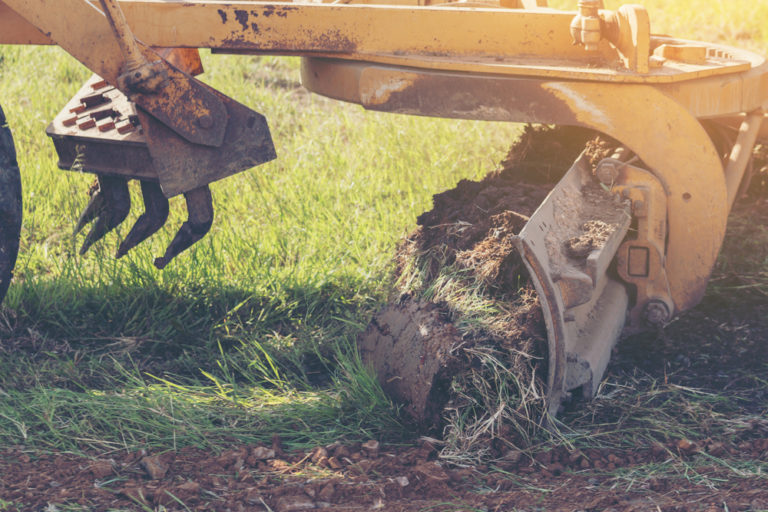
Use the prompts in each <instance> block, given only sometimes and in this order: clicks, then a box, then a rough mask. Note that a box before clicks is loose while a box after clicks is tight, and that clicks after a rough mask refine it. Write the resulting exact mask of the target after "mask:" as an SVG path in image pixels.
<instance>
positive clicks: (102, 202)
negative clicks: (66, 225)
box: [75, 175, 131, 255]
mask: <svg viewBox="0 0 768 512" xmlns="http://www.w3.org/2000/svg"><path fill="white" fill-rule="evenodd" d="M98 180H99V188H98V190H97V191H96V192H94V194H93V195H92V196H91V200H90V202H89V203H88V206H86V208H85V210H84V211H83V213H82V214H81V215H80V218H79V219H78V221H77V226H76V227H75V233H77V232H79V231H80V230H81V229H82V228H83V227H85V225H86V224H88V223H89V222H91V221H93V226H92V227H91V230H90V231H89V232H88V234H87V235H86V237H85V241H83V246H82V247H81V248H80V254H81V255H82V254H85V253H86V251H88V249H89V248H90V247H91V245H93V244H94V243H95V242H97V241H98V240H100V239H101V238H102V237H103V236H104V235H106V234H107V233H109V232H110V231H112V230H113V229H115V228H116V227H117V226H119V225H120V223H121V222H123V220H125V218H126V217H127V216H128V212H130V210H131V195H130V193H129V192H128V182H127V181H126V180H124V179H122V178H115V177H112V176H106V175H99V176H98Z"/></svg>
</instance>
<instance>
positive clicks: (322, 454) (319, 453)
mask: <svg viewBox="0 0 768 512" xmlns="http://www.w3.org/2000/svg"><path fill="white" fill-rule="evenodd" d="M322 458H326V459H327V458H328V450H326V449H325V448H323V447H322V446H318V447H317V448H315V449H314V450H312V456H311V457H310V460H311V461H312V463H313V464H317V463H318V461H319V460H320V459H322Z"/></svg>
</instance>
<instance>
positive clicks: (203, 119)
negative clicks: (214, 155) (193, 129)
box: [197, 114, 213, 130]
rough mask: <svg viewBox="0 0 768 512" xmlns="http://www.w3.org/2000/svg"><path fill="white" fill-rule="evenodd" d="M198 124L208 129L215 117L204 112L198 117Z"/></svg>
mask: <svg viewBox="0 0 768 512" xmlns="http://www.w3.org/2000/svg"><path fill="white" fill-rule="evenodd" d="M197 125H198V126H199V127H200V128H203V129H205V130H207V129H209V128H211V127H212V126H213V118H212V117H211V116H210V115H209V114H203V115H201V116H200V117H198V118H197Z"/></svg>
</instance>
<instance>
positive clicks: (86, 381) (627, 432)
mask: <svg viewBox="0 0 768 512" xmlns="http://www.w3.org/2000/svg"><path fill="white" fill-rule="evenodd" d="M551 3H552V5H554V6H558V7H568V8H574V6H575V1H565V0H558V1H552V2H551ZM606 3H607V4H608V7H613V8H615V7H616V6H617V5H618V2H616V1H608V2H606ZM645 4H646V5H647V6H648V8H649V11H650V12H651V17H652V24H653V25H652V26H653V27H654V31H655V32H670V33H675V34H676V35H680V36H683V37H691V38H694V37H697V38H701V39H709V40H712V41H724V42H730V43H734V44H738V45H739V46H745V47H747V48H751V49H756V50H761V51H765V50H767V49H768V32H766V31H768V24H767V23H766V21H768V6H766V5H764V4H763V3H762V2H754V1H746V0H739V1H730V2H727V3H726V2H712V1H704V0H688V1H686V2H674V3H671V2H663V1H661V0H648V1H646V2H645ZM721 20H722V21H721ZM746 38H751V39H746ZM203 57H204V63H205V66H206V70H207V72H206V74H205V75H203V78H204V80H205V81H207V82H208V83H210V84H211V85H213V86H215V87H217V88H219V89H221V90H222V91H223V92H225V93H227V94H229V95H231V96H233V97H235V98H236V99H238V100H239V101H241V102H243V103H245V104H247V105H249V106H251V107H252V108H254V109H255V110H258V111H260V112H262V113H263V114H264V115H266V117H267V119H268V120H269V122H270V126H271V129H272V134H273V137H274V139H275V144H276V146H277V152H278V159H277V160H276V161H275V162H272V163H269V164H266V165H264V166H261V167H259V168H257V169H255V170H251V171H248V172H245V173H242V174H240V175H237V176H235V177H232V178H229V179H227V180H224V181H222V182H220V183H217V184H215V185H213V187H212V189H213V192H214V200H215V206H216V220H215V222H214V226H213V228H212V230H211V233H210V234H209V235H208V237H206V238H205V239H204V240H203V241H202V242H200V243H199V244H197V246H195V247H194V248H193V249H191V250H189V251H187V252H186V253H184V254H183V255H182V256H180V257H179V258H178V259H177V260H176V261H175V262H174V263H172V264H171V265H170V266H169V267H168V269H167V270H165V271H164V272H159V271H157V270H155V269H154V267H153V266H152V263H151V262H152V259H153V257H154V256H157V255H160V254H161V253H162V251H163V250H164V248H165V246H166V245H167V243H168V242H169V240H170V239H171V237H172V236H173V233H174V231H175V229H176V228H177V227H178V225H179V224H180V223H181V222H182V221H183V215H184V214H183V211H182V208H181V204H180V203H179V201H178V200H176V201H173V202H172V207H173V210H172V215H171V219H170V220H169V223H168V227H167V228H166V229H164V230H163V231H162V232H161V233H160V234H158V235H157V236H155V237H154V238H153V239H151V240H150V241H149V242H147V243H145V244H143V245H142V246H140V247H139V248H137V249H136V250H134V251H133V252H132V253H130V254H129V255H128V256H127V257H125V258H124V259H122V260H120V261H115V260H114V259H113V258H112V253H113V252H114V250H115V249H116V247H117V240H118V237H115V236H114V235H111V236H108V237H107V239H106V240H105V241H103V242H101V243H99V244H98V245H97V246H96V247H94V248H93V249H92V250H91V252H90V253H88V254H87V255H86V256H84V257H80V256H78V255H77V247H78V246H79V243H80V241H81V238H74V237H73V236H72V234H71V232H72V229H73V227H74V224H75V220H76V218H77V215H78V212H79V210H80V209H82V208H83V207H84V205H85V203H86V199H87V196H86V193H85V192H86V190H87V187H88V185H89V183H90V182H91V181H92V177H91V176H83V175H77V174H73V173H66V172H61V171H59V170H57V169H56V161H55V156H54V151H53V147H52V145H51V144H50V142H49V141H48V140H47V138H46V137H45V135H44V129H45V126H46V124H47V123H48V122H49V120H50V119H52V118H53V117H54V116H55V114H56V113H57V112H58V109H60V108H61V107H62V106H63V105H64V104H65V102H66V101H67V100H68V99H69V97H71V96H72V95H73V94H74V93H75V92H76V91H77V89H78V88H79V87H80V85H81V83H82V82H83V81H84V80H85V79H86V78H87V77H88V75H89V73H88V72H87V70H85V69H84V68H83V67H82V66H80V65H79V64H77V63H76V62H75V61H74V60H73V59H71V58H70V57H68V56H67V55H66V54H65V53H64V52H62V51H61V50H58V49H55V48H21V47H4V48H1V49H0V101H2V104H3V108H4V109H5V113H6V115H7V117H8V121H9V125H10V126H11V129H12V130H13V132H14V136H15V139H16V145H17V149H18V154H19V164H20V167H21V169H22V174H23V187H24V202H25V212H24V213H25V218H24V227H23V233H22V246H21V253H20V257H19V261H18V264H17V267H16V279H15V281H14V283H13V285H12V286H11V289H10V292H9V295H8V297H7V299H6V301H5V303H4V304H3V306H2V309H1V310H0V337H2V338H4V344H3V345H2V346H0V448H1V447H3V446H10V445H17V444H26V445H27V446H31V447H36V448H39V449H65V450H82V449H85V448H89V447H90V448H96V449H101V450H112V449H120V448H125V449H134V448H136V447H140V446H154V447H160V448H177V447H180V446H183V445H196V446H205V447H209V448H211V449H213V450H217V449H220V448H222V447H223V446H226V444H227V443H230V442H232V441H233V440H235V441H238V442H259V441H265V440H268V439H269V438H270V437H271V436H272V435H273V434H274V433H278V434H280V435H281V436H282V437H283V440H284V441H285V442H286V443H287V444H288V445H289V446H303V447H306V446H311V445H315V444H319V443H325V442H330V441H331V440H335V439H338V438H343V439H348V440H360V439H365V438H370V437H377V438H382V439H389V440H399V439H401V438H402V437H403V436H407V435H408V432H407V431H406V430H404V429H403V428H402V426H401V424H400V422H399V420H398V416H397V410H396V408H395V407H394V406H393V405H392V404H390V403H389V402H388V400H387V399H386V398H385V397H384V396H383V395H382V394H381V391H380V389H379V388H378V386H377V384H376V383H375V382H374V381H373V380H372V379H371V377H370V375H368V374H367V373H366V372H365V371H364V370H363V369H362V365H361V364H360V362H359V361H358V360H357V355H356V351H355V350H354V348H353V346H354V340H355V337H356V335H357V334H358V333H359V332H360V331H361V330H362V329H364V327H365V325H366V324H367V321H368V319H369V318H370V316H371V315H372V313H373V312H374V311H375V310H376V309H377V308H378V307H379V306H380V305H381V304H382V302H383V301H384V300H385V298H386V297H387V294H388V293H389V292H390V290H391V284H392V283H391V278H390V272H391V262H390V256H391V255H392V253H393V251H394V247H395V243H396V242H397V240H399V238H400V237H401V236H402V235H403V234H405V233H406V232H407V231H408V230H409V229H411V228H412V227H413V225H414V221H415V218H416V216H417V215H418V214H420V213H421V212H423V211H425V210H427V209H428V208H429V206H430V198H431V195H432V194H434V193H436V192H439V191H442V190H445V189H447V188H450V187H452V186H453V185H454V184H455V183H456V182H457V181H458V180H460V179H462V178H474V179H477V178H479V177H481V176H483V175H484V174H486V173H487V172H488V171H490V170H492V169H494V167H495V165H496V163H497V162H499V161H500V160H501V159H502V157H503V156H504V153H505V151H506V149H507V148H508V146H509V144H510V143H511V141H512V140H513V139H514V137H515V135H516V134H517V133H518V130H519V127H517V126H514V125H503V124H492V123H479V122H468V121H448V120H434V119H424V118H417V117H406V116H397V115H387V114H376V113H370V112H365V111H363V110H362V109H361V108H359V107H357V106H353V105H347V104H343V103H339V102H334V101H331V100H327V99H324V98H321V97H318V96H312V95H309V94H307V93H306V92H304V91H303V90H302V89H300V88H299V87H298V64H297V61H296V60H295V59H288V58H271V57H261V58H259V57H229V56H218V55H216V56H212V55H210V54H208V53H205V54H204V56H203ZM134 191H136V189H135V187H134ZM135 198H136V199H135V200H134V211H133V213H132V216H131V218H130V219H129V220H128V221H127V222H126V223H125V224H124V226H123V227H122V228H121V229H120V230H119V234H122V235H125V233H127V229H128V226H130V225H131V220H132V219H135V217H136V216H137V215H138V214H139V212H138V207H137V206H138V205H137V204H136V203H138V201H137V199H138V197H137V196H135ZM741 227H742V228H743V229H748V228H749V229H753V230H754V229H757V228H755V227H754V226H749V225H745V226H741ZM736 229H739V226H736ZM756 236H757V235H756ZM759 236H761V237H762V238H761V239H758V240H762V241H758V242H756V244H758V245H759V244H762V246H765V242H766V240H767V239H768V237H766V233H765V230H764V229H763V230H762V232H761V233H759ZM745 264H746V263H744V262H741V261H726V262H723V263H722V265H726V266H727V267H728V268H729V269H730V268H731V266H732V268H733V269H734V271H736V272H738V271H739V269H743V268H745V267H744V265H745ZM766 264H768V261H765V260H762V261H755V262H749V263H748V265H749V272H751V273H752V274H751V275H753V276H754V278H755V279H756V280H757V279H758V278H761V279H762V281H756V282H758V285H759V286H762V288H761V289H762V290H763V291H765V290H766V287H765V283H766V281H767V280H766V276H767V275H768V274H767V273H766ZM723 293H730V292H728V291H727V290H724V291H723ZM763 375H764V374H763ZM753 377H754V376H753ZM754 378H755V379H758V380H756V381H755V383H754V384H755V386H760V385H762V386H765V384H766V381H765V380H762V381H760V380H759V378H760V377H759V376H758V377H754ZM763 378H764V377H763ZM635 379H636V380H634V381H629V382H626V381H624V382H623V383H622V382H617V381H612V382H609V383H608V384H606V385H605V387H604V389H603V397H604V398H603V399H602V401H598V402H595V403H593V404H591V405H590V406H589V407H588V408H586V409H584V410H583V411H581V412H577V413H572V414H570V415H569V416H566V418H565V420H564V421H565V423H564V424H563V426H562V428H561V437H560V439H559V440H556V441H555V442H563V443H587V444H597V445H606V446H617V445H618V446H624V447H626V446H631V445H633V443H638V442H648V441H649V440H652V439H656V438H663V437H685V436H691V437H695V436H701V435H706V434H707V433H708V432H711V433H714V434H717V433H723V432H726V431H727V428H729V426H733V422H734V421H736V422H738V421H739V420H744V421H746V420H747V419H748V418H747V417H746V416H745V413H743V412H742V413H740V412H739V411H740V409H739V401H738V399H733V396H731V395H727V394H724V395H722V396H712V395H711V394H707V393H701V392H698V391H696V390H692V389H681V388H676V387H674V386H671V385H669V384H668V383H664V382H660V381H659V380H658V379H656V378H654V377H650V376H647V375H643V374H638V375H637V376H636V378H635ZM611 401H613V402H611ZM611 403H612V404H613V405H611ZM609 407H623V408H624V410H622V411H619V412H616V413H615V414H612V413H611V411H607V409H606V408H609ZM681 411H682V412H681ZM729 414H732V415H733V416H728V415H729ZM739 414H742V416H739ZM750 414H752V413H750ZM608 417H610V418H611V419H610V420H606V423H604V424H603V423H600V422H599V421H598V422H597V424H596V423H595V419H596V418H598V419H599V418H608ZM729 422H730V423H729ZM702 425H704V426H702ZM708 428H709V430H707V429H708ZM542 442H543V443H550V444H551V443H552V440H551V439H548V440H545V441H542ZM546 446H549V445H548V444H546ZM534 449H536V447H535V448H534ZM621 478H625V479H628V478H632V477H631V476H627V477H621ZM3 506H4V505H3V502H1V501H0V510H2V507H3Z"/></svg>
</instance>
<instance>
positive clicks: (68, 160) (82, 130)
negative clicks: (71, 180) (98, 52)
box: [46, 75, 157, 181]
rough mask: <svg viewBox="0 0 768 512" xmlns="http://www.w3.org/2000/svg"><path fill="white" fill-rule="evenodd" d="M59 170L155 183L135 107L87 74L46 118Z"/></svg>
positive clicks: (101, 81)
mask: <svg viewBox="0 0 768 512" xmlns="http://www.w3.org/2000/svg"><path fill="white" fill-rule="evenodd" d="M46 133H47V135H48V136H49V137H51V139H52V140H53V144H54V146H55V148H56V152H57V153H58V156H59V162H58V165H59V168H60V169H66V170H69V169H72V167H73V164H74V163H75V160H76V159H77V158H78V155H80V160H79V162H78V165H76V166H75V170H78V171H85V172H93V173H98V174H107V175H112V176H122V177H123V178H126V179H131V178H135V179H141V180H151V181H157V171H156V170H155V167H154V165H153V163H152V158H151V156H150V154H149V149H148V148H147V145H146V141H145V138H144V135H143V133H142V130H141V125H140V124H139V118H138V116H137V114H136V108H135V106H134V105H133V103H131V102H130V101H128V99H127V98H126V97H125V95H123V94H122V93H121V92H120V91H118V90H117V89H115V88H114V87H112V86H110V85H107V84H106V83H105V82H104V80H102V79H101V77H99V76H98V75H93V76H92V77H91V78H89V79H88V81H87V82H86V83H85V84H84V85H83V87H81V88H80V90H79V91H78V92H77V94H75V96H74V97H73V98H72V99H71V100H70V101H69V102H68V103H67V104H66V106H65V107H64V109H62V111H61V112H60V113H59V114H58V115H57V116H56V117H55V118H54V119H53V121H51V123H50V124H49V125H48V128H47V129H46Z"/></svg>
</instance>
